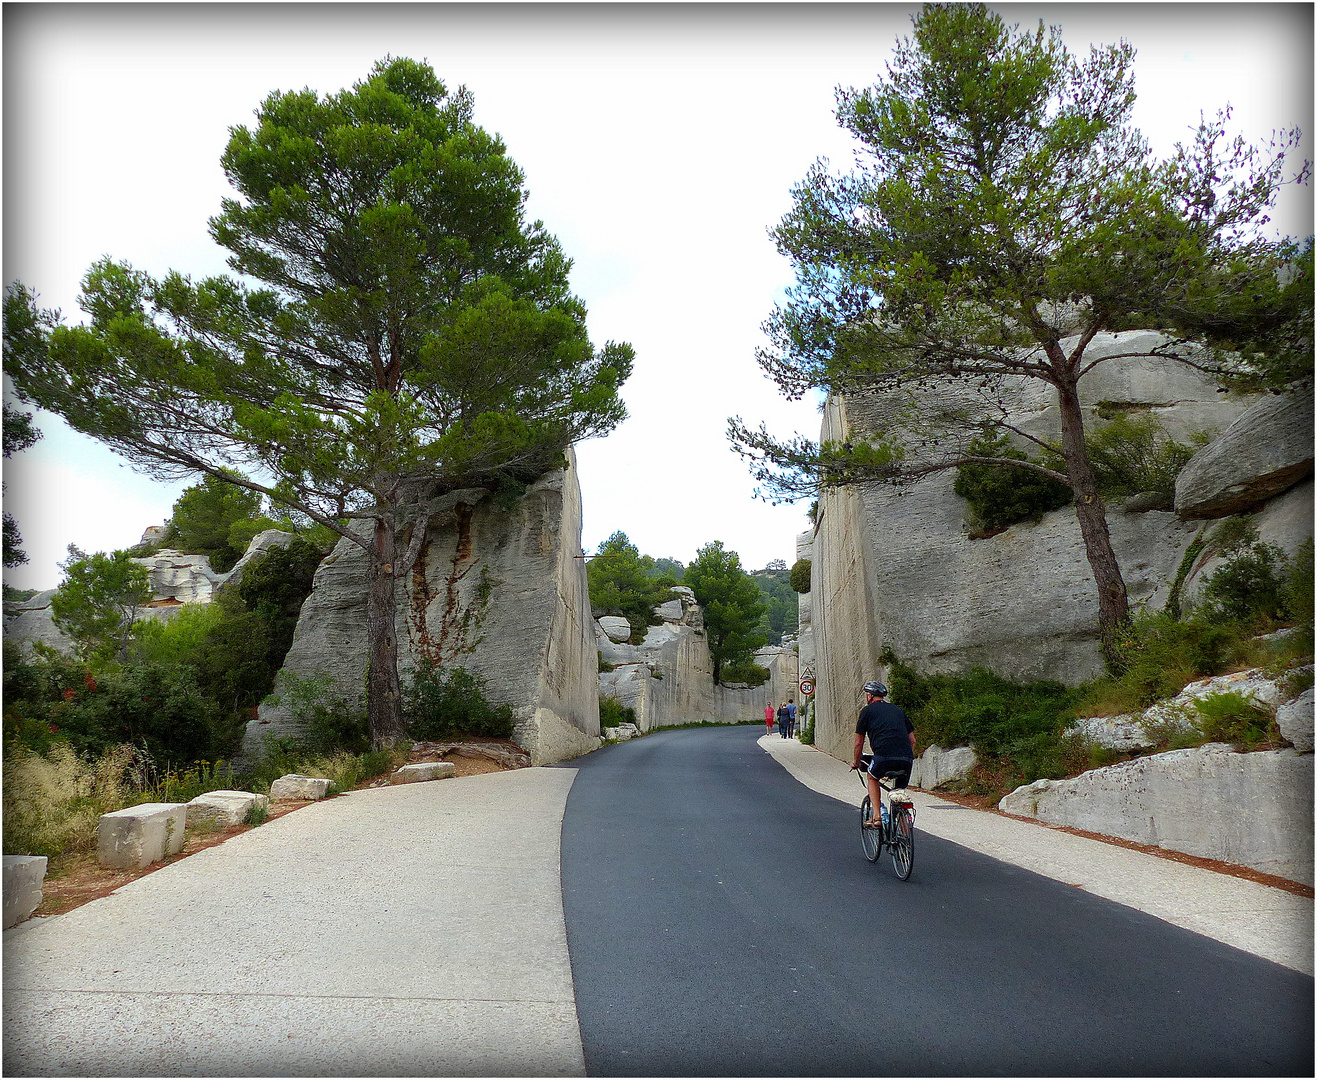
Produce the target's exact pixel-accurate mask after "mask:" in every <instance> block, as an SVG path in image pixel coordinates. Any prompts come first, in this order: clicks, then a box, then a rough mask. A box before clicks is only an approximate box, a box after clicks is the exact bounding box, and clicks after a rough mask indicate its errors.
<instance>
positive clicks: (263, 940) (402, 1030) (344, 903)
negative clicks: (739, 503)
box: [3, 769, 585, 1076]
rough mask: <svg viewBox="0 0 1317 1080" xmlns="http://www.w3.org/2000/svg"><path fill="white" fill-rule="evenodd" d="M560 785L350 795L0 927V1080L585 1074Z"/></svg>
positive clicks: (492, 777)
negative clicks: (0, 938) (571, 956)
mask: <svg viewBox="0 0 1317 1080" xmlns="http://www.w3.org/2000/svg"><path fill="white" fill-rule="evenodd" d="M575 776H576V770H574V769H520V770H516V771H514V772H505V773H492V774H487V775H482V776H471V777H464V778H462V779H460V780H449V781H437V782H430V783H421V784H409V785H405V786H398V787H388V788H376V789H372V790H367V791H360V792H354V793H352V794H350V795H347V796H344V797H342V798H337V799H331V800H328V801H326V802H324V803H318V804H316V805H313V806H308V807H306V808H304V809H302V810H298V811H297V812H295V813H292V814H288V815H286V816H284V817H281V818H278V819H276V820H274V821H271V822H269V823H267V824H265V825H263V826H261V827H260V828H259V829H253V830H251V831H250V832H247V833H243V834H241V835H239V836H236V837H234V838H233V839H231V840H229V841H227V842H225V843H224V844H221V845H219V846H217V847H213V848H210V849H207V850H205V851H202V852H199V853H197V854H196V855H192V856H190V857H188V858H187V859H184V860H181V861H180V862H177V863H172V864H170V865H169V866H165V867H163V868H161V869H160V870H158V871H157V872H155V873H153V874H149V875H147V876H145V877H142V878H139V879H138V880H136V881H134V882H132V883H131V884H129V885H126V886H124V887H123V888H122V889H120V890H118V892H116V893H114V894H112V895H110V896H107V897H105V898H103V899H101V900H97V901H94V902H93V903H90V904H87V905H85V906H83V907H81V908H78V909H76V910H74V911H70V912H68V913H67V914H64V915H60V916H56V917H54V918H50V919H40V920H32V921H29V922H26V923H23V924H21V925H20V926H18V927H16V928H14V929H12V930H8V931H6V932H5V934H4V991H5V993H4V1067H3V1071H4V1073H5V1074H6V1075H9V1076H17V1075H28V1076H70V1075H72V1076H569V1075H584V1072H585V1060H584V1056H583V1054H582V1050H581V1037H580V1030H579V1026H578V1023H577V1016H576V1003H575V996H574V993H573V988H572V973H571V965H570V962H569V960H568V955H567V937H566V930H565V927H564V922H563V913H562V895H561V887H560V881H559V841H560V834H561V825H562V817H563V811H564V808H565V806H566V800H567V793H568V791H569V789H570V788H571V786H572V781H573V780H574V778H575Z"/></svg>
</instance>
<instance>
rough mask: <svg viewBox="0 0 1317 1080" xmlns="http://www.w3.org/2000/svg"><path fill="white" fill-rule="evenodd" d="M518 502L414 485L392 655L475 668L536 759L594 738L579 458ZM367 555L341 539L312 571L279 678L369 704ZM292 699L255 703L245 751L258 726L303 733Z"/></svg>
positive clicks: (404, 664) (403, 667)
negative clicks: (417, 524)
mask: <svg viewBox="0 0 1317 1080" xmlns="http://www.w3.org/2000/svg"><path fill="white" fill-rule="evenodd" d="M566 458H567V463H568V467H567V468H565V469H562V470H558V471H554V472H550V473H546V474H545V475H544V476H542V477H541V478H540V479H539V480H538V481H536V482H535V483H534V484H533V485H531V487H530V488H529V489H528V490H527V491H526V493H525V494H524V495H523V496H522V497H521V499H520V500H518V501H517V502H516V503H515V504H514V505H512V506H503V505H499V504H497V503H495V501H494V500H492V499H490V498H488V495H489V493H488V492H487V491H485V490H484V489H481V488H473V489H462V490H458V491H445V490H444V489H443V488H442V487H441V486H440V485H439V484H438V482H437V481H432V482H428V483H425V484H418V485H417V486H416V492H415V501H416V502H418V503H419V504H420V505H422V506H424V507H425V511H426V513H427V515H428V517H427V522H426V542H425V544H424V545H422V550H421V552H420V557H419V559H418V562H417V565H416V566H415V567H414V568H413V570H412V572H411V573H409V574H399V575H397V578H396V580H397V594H396V600H397V621H396V630H397V639H398V663H399V670H400V674H401V675H402V678H403V679H404V681H406V680H407V678H408V676H409V672H410V671H411V670H412V669H414V668H415V666H416V664H417V662H418V661H420V660H422V659H424V660H428V661H430V662H433V663H435V664H437V665H439V666H441V667H445V668H452V667H462V668H464V669H466V670H467V671H469V672H471V673H472V674H474V675H477V676H479V677H480V678H481V679H482V680H483V681H484V684H485V693H486V695H487V696H488V698H489V700H490V701H491V703H493V704H495V705H499V704H507V705H509V706H511V708H512V714H513V738H514V739H515V741H516V742H517V743H518V744H519V745H520V746H522V747H524V748H525V749H526V751H527V753H529V754H530V756H531V759H532V761H534V762H535V763H536V764H544V763H547V762H552V761H561V760H563V759H565V758H571V757H576V756H578V755H580V754H584V753H588V752H589V751H590V750H592V749H594V748H595V747H597V746H598V745H599V695H598V686H599V682H598V678H599V675H598V672H599V667H598V659H597V655H596V645H595V641H594V634H593V630H594V620H593V619H592V618H591V616H590V602H589V590H588V584H587V581H586V572H585V562H584V560H582V559H580V558H578V556H579V555H580V553H581V546H580V545H581V502H580V487H579V484H578V481H577V473H576V464H575V459H574V457H573V455H572V454H571V453H570V452H569V453H568V454H567V455H566ZM366 572H367V555H366V552H364V551H363V550H362V549H361V548H360V547H359V546H358V545H356V544H354V543H352V542H351V541H349V540H347V539H344V540H341V541H340V542H339V543H338V545H337V546H336V547H335V548H334V550H333V552H331V553H330V555H329V556H327V557H326V558H325V560H324V561H323V562H322V563H321V564H320V567H319V568H318V569H317V571H316V576H315V582H314V585H313V587H312V590H311V594H310V595H309V596H308V597H307V599H306V601H305V602H304V603H303V604H302V609H301V613H300V614H299V616H298V622H297V629H296V631H295V633H294V636H293V644H292V647H291V648H290V649H289V651H288V654H287V656H286V657H285V658H284V667H283V670H282V671H281V672H280V675H279V676H278V678H277V679H276V682H275V688H274V693H275V696H276V697H278V696H282V691H283V690H284V689H285V688H286V683H285V680H286V678H287V676H289V675H297V676H301V677H304V678H305V677H312V676H316V675H318V674H321V673H324V674H326V675H328V676H330V678H331V679H332V680H333V682H334V684H335V685H334V693H336V694H337V695H338V696H340V697H342V698H343V699H344V700H345V701H347V702H348V703H349V705H350V706H352V707H354V708H359V709H362V710H363V711H364V707H365V684H366V679H365V676H366V664H367V659H368V647H367V628H366V595H367V587H366V583H367V573H366ZM301 734H302V731H301V723H300V722H299V721H298V719H297V718H296V717H295V716H294V715H293V714H292V712H291V711H290V710H289V709H288V708H287V707H286V706H276V705H270V704H265V705H261V706H260V710H259V715H258V717H257V719H256V720H253V721H251V722H250V723H249V724H248V727H247V732H246V736H245V738H244V741H243V746H242V757H243V758H248V757H252V758H254V757H256V756H258V755H259V754H260V753H261V751H262V748H263V743H264V740H265V736H266V735H273V736H278V737H294V738H295V737H298V736H300V735H301Z"/></svg>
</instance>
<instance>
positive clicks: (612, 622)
mask: <svg viewBox="0 0 1317 1080" xmlns="http://www.w3.org/2000/svg"><path fill="white" fill-rule="evenodd" d="M599 627H600V629H601V630H603V632H604V633H605V634H607V635H608V640H609V641H612V642H616V643H617V644H619V645H620V644H622V642H624V641H626V640H627V638H629V637H630V636H631V624H630V623H629V622H627V621H626V619H624V618H622V616H621V615H605V616H604V617H603V618H601V619H600V620H599Z"/></svg>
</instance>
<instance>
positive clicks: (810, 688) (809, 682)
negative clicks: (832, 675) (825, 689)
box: [800, 679, 814, 697]
mask: <svg viewBox="0 0 1317 1080" xmlns="http://www.w3.org/2000/svg"><path fill="white" fill-rule="evenodd" d="M800 692H801V694H803V695H804V696H805V697H809V695H810V694H812V693H814V680H813V679H801V680H800Z"/></svg>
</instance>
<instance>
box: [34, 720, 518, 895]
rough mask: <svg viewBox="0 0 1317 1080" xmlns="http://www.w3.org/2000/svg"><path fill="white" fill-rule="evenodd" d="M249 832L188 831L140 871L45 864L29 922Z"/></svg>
mask: <svg viewBox="0 0 1317 1080" xmlns="http://www.w3.org/2000/svg"><path fill="white" fill-rule="evenodd" d="M509 745H511V744H509ZM409 760H411V761H438V760H440V758H439V757H438V756H437V755H434V754H423V753H421V754H418V753H413V754H411V755H409ZM445 760H449V761H452V762H453V764H454V765H456V766H457V776H458V778H461V777H463V776H479V775H481V774H483V773H491V772H504V771H506V770H505V769H504V767H503V766H502V765H500V764H499V763H498V762H496V761H491V760H490V759H489V758H487V757H470V756H467V755H464V754H453V755H451V756H449V757H447V758H446V759H445ZM388 784H389V777H388V776H382V777H377V778H376V779H374V780H370V781H367V782H366V783H363V784H358V785H357V789H361V788H375V787H386V786H388ZM311 802H312V800H309V799H298V800H290V801H288V802H283V801H281V802H277V803H272V804H271V806H270V816H269V817H268V818H267V819H266V820H267V822H269V821H273V820H274V819H275V818H281V817H283V816H284V815H285V814H291V813H294V812H295V811H297V810H301V809H302V808H303V807H306V806H310V805H311ZM254 828H260V826H259V825H231V826H229V827H227V828H223V829H214V830H211V831H206V832H200V831H193V830H188V832H187V834H186V837H185V838H184V840H183V850H182V851H180V852H179V853H178V854H177V855H172V856H170V857H169V858H167V859H164V860H162V861H161V862H157V863H152V864H151V865H150V866H146V867H143V868H142V869H140V870H111V869H109V868H107V867H104V866H101V865H100V864H99V863H98V862H97V861H96V855H95V853H94V852H90V853H75V854H66V855H57V856H55V858H53V859H51V861H50V870H49V871H48V873H47V874H46V880H45V882H44V883H43V884H42V887H41V892H42V898H41V904H40V905H39V906H38V907H37V909H36V911H34V912H33V913H32V917H33V918H34V919H43V918H49V917H50V916H52V915H63V914H64V913H65V912H66V911H72V910H73V909H74V908H78V907H81V906H82V905H83V904H86V903H89V902H90V901H92V900H99V899H100V898H101V897H102V896H109V895H110V893H112V892H115V891H116V890H118V889H122V888H123V887H124V886H125V885H127V884H128V883H129V882H131V881H136V880H137V879H138V878H140V877H145V876H146V875H147V874H152V873H155V871H157V870H159V869H161V868H162V867H165V866H169V865H170V864H171V863H176V862H178V861H179V860H180V859H186V858H187V857H188V856H189V855H195V854H196V853H197V852H198V851H205V850H206V848H212V847H215V845H217V844H222V843H224V841H226V840H229V839H232V838H233V837H235V836H237V835H239V834H240V833H245V832H248V831H250V830H251V829H254Z"/></svg>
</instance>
